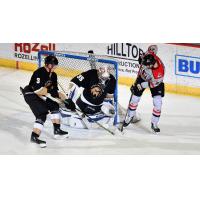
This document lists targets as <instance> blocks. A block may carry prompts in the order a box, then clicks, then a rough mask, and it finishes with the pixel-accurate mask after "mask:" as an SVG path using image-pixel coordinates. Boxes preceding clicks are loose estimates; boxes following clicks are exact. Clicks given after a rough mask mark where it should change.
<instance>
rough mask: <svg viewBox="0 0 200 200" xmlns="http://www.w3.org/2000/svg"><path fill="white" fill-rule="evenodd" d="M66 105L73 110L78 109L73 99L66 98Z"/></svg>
mask: <svg viewBox="0 0 200 200" xmlns="http://www.w3.org/2000/svg"><path fill="white" fill-rule="evenodd" d="M64 104H65V107H66V108H67V109H69V110H71V111H75V110H76V105H75V103H74V102H73V101H72V100H71V99H65V100H64Z"/></svg>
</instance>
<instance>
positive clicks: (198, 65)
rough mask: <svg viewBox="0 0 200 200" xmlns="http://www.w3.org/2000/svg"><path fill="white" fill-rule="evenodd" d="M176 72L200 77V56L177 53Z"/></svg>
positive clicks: (181, 74)
mask: <svg viewBox="0 0 200 200" xmlns="http://www.w3.org/2000/svg"><path fill="white" fill-rule="evenodd" d="M175 74H176V75H178V76H187V77H194V78H200V57H192V56H185V55H175Z"/></svg>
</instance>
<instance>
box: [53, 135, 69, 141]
mask: <svg viewBox="0 0 200 200" xmlns="http://www.w3.org/2000/svg"><path fill="white" fill-rule="evenodd" d="M65 138H69V136H68V135H67V134H66V135H54V139H55V140H63V139H65Z"/></svg>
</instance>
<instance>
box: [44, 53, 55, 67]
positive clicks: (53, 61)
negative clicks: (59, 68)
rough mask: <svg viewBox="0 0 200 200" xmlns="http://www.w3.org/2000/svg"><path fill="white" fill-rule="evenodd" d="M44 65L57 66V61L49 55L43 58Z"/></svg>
mask: <svg viewBox="0 0 200 200" xmlns="http://www.w3.org/2000/svg"><path fill="white" fill-rule="evenodd" d="M44 63H45V65H49V64H52V65H58V59H57V58H56V57H55V56H53V55H49V56H47V57H46V58H45V60H44Z"/></svg>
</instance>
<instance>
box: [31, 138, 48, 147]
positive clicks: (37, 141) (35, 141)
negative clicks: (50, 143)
mask: <svg viewBox="0 0 200 200" xmlns="http://www.w3.org/2000/svg"><path fill="white" fill-rule="evenodd" d="M31 142H32V143H35V144H39V146H40V147H41V148H45V147H46V146H47V145H46V142H45V141H43V140H40V139H39V138H38V137H36V136H33V135H31Z"/></svg>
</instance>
